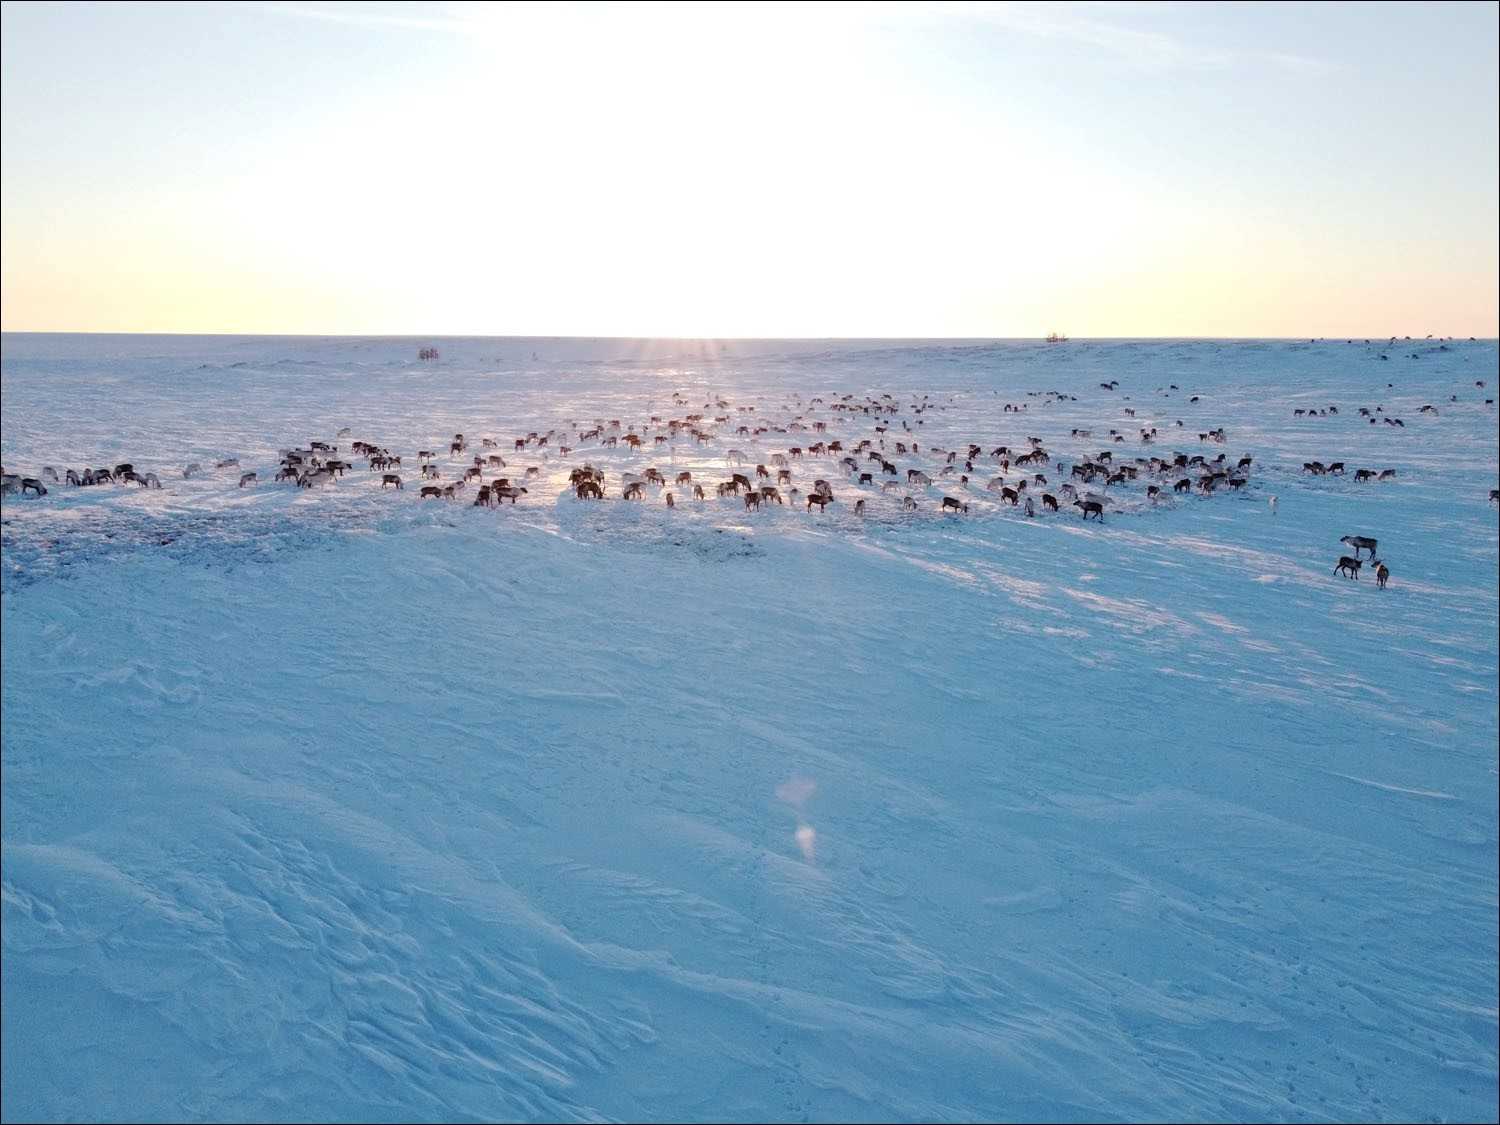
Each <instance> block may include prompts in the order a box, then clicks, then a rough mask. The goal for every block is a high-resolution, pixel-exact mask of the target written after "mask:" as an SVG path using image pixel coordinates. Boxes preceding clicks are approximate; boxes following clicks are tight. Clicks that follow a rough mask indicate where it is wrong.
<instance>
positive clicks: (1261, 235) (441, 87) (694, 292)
mask: <svg viewBox="0 0 1500 1125" xmlns="http://www.w3.org/2000/svg"><path fill="white" fill-rule="evenodd" d="M1143 11H1144V13H1145V14H1144V15H1143V14H1141V13H1140V12H1136V11H1134V10H1133V9H1130V10H1124V9H1122V10H1120V11H1115V10H1113V9H1101V8H1078V7H1071V6H1059V7H1038V6H1030V5H1007V4H981V5H936V6H917V5H896V6H893V7H875V6H871V7H867V8H856V9H852V10H851V9H845V8H835V7H817V6H815V7H809V8H792V7H786V8H781V7H775V6H771V7H766V8H741V7H738V6H733V5H731V6H725V7H721V8H716V9H707V10H705V9H679V8H666V7H658V6H646V7H633V8H625V7H612V8H593V7H588V6H562V7H556V8H532V7H525V6H520V7H516V8H500V9H495V10H491V9H488V8H476V7H473V6H469V5H426V6H418V5H383V6H376V5H324V6H319V7H298V6H289V5H257V6H246V7H244V8H238V9H231V8H221V7H193V8H187V9H178V8H171V7H168V8H151V7H135V6H129V5H126V6H120V7H116V8H105V9H96V8H50V7H42V6H36V7H25V8H16V7H14V6H7V7H6V8H5V11H4V25H5V26H4V52H5V56H4V70H3V82H4V97H3V117H4V137H3V142H4V143H3V147H4V152H3V173H0V175H3V216H0V267H3V269H0V274H3V276H0V321H3V327H4V329H5V330H7V331H26V330H30V331H158V332H168V331H170V332H243V333H255V332H267V333H271V332H286V333H328V334H357V333H373V334H383V333H391V334H395V333H443V334H495V335H501V334H518V335H624V336H705V337H742V336H1002V337H1003V336H1021V337H1027V336H1038V335H1042V334H1045V333H1046V332H1047V331H1049V330H1052V329H1058V330H1061V331H1065V332H1068V333H1070V334H1072V335H1074V336H1189V335H1190V336H1307V335H1329V336H1333V335H1339V336H1344V335H1360V336H1385V335H1389V334H1391V333H1397V334H1405V333H1412V334H1425V333H1427V332H1434V333H1438V334H1453V335H1463V336H1468V335H1485V336H1493V335H1495V334H1496V332H1497V307H1500V288H1497V280H1496V279H1497V273H1500V265H1497V249H1496V247H1497V241H1500V235H1497V219H1496V216H1497V203H1496V142H1495V133H1496V84H1495V35H1494V34H1493V33H1494V30H1495V10H1494V8H1493V7H1492V6H1490V5H1478V6H1475V9H1474V11H1471V12H1464V11H1462V10H1457V9H1442V10H1437V9H1434V10H1432V11H1431V12H1430V13H1429V14H1427V15H1425V16H1424V14H1423V11H1422V9H1419V8H1401V9H1393V10H1391V13H1390V23H1391V26H1383V27H1375V28H1373V29H1371V28H1366V27H1363V26H1362V25H1358V24H1356V23H1353V22H1351V23H1350V24H1349V25H1348V26H1339V27H1333V28H1329V27H1326V26H1323V25H1325V24H1327V23H1328V22H1329V21H1337V20H1338V19H1339V15H1338V13H1337V12H1335V11H1330V10H1321V11H1318V12H1316V13H1314V15H1315V18H1316V20H1317V21H1319V26H1317V27H1308V26H1300V27H1299V26H1296V24H1295V20H1294V19H1293V13H1291V12H1290V10H1289V9H1283V10H1281V11H1270V10H1267V11H1263V12H1260V13H1259V14H1258V15H1257V14H1253V13H1248V14H1247V13H1245V12H1243V11H1238V12H1236V13H1234V16H1233V20H1232V21H1230V17H1229V15H1228V14H1226V12H1223V11H1218V10H1215V9H1204V8H1195V7H1190V8H1183V9H1177V10H1176V13H1177V14H1175V15H1174V14H1173V11H1172V10H1162V9H1156V8H1154V7H1153V6H1146V7H1145V8H1144V9H1143ZM1306 18H1307V19H1312V18H1314V16H1312V15H1310V16H1307V17H1306ZM1372 18H1374V17H1373V16H1372V15H1371V14H1370V13H1368V12H1366V13H1364V14H1363V15H1362V19H1363V21H1364V23H1365V24H1368V23H1369V22H1370V20H1371V19H1372ZM1226 21H1228V22H1226ZM1289 21H1290V23H1289ZM1398 25H1399V26H1398ZM1486 30H1487V31H1488V33H1489V34H1488V37H1487V39H1486V38H1481V37H1479V35H1478V33H1480V32H1485V31H1486ZM1313 32H1319V34H1312V33H1313ZM1335 32H1336V33H1337V34H1333V33H1335ZM1403 33H1404V36H1405V40H1404V41H1406V42H1408V43H1409V42H1412V41H1414V37H1415V36H1420V38H1421V41H1423V42H1425V43H1429V44H1430V46H1429V47H1425V48H1422V49H1404V50H1402V51H1400V52H1396V51H1394V50H1392V49H1391V48H1390V47H1389V46H1383V47H1382V46H1380V44H1385V43H1387V41H1388V40H1389V39H1390V37H1391V36H1392V35H1396V36H1398V38H1399V37H1401V35H1402V34H1403ZM1361 35H1363V36H1364V38H1360V36H1361ZM1351 40H1352V41H1351ZM1309 42H1310V43H1311V44H1312V46H1311V47H1307V46H1305V44H1307V43H1309ZM1289 43H1290V44H1295V49H1294V50H1293V49H1289V48H1288V46H1287V45H1288V44H1289ZM1331 43H1332V44H1337V47H1336V49H1335V48H1334V47H1329V46H1325V45H1326V44H1331ZM1377 50H1378V52H1379V53H1378V54H1377V53H1376V52H1377Z"/></svg>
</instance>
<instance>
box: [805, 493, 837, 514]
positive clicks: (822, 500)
mask: <svg viewBox="0 0 1500 1125" xmlns="http://www.w3.org/2000/svg"><path fill="white" fill-rule="evenodd" d="M832 501H833V494H832V493H831V492H809V493H808V494H807V510H808V511H809V512H810V511H812V506H813V505H814V504H816V505H817V506H818V511H820V512H821V511H824V510H826V509H827V507H828V505H829V504H830V503H832Z"/></svg>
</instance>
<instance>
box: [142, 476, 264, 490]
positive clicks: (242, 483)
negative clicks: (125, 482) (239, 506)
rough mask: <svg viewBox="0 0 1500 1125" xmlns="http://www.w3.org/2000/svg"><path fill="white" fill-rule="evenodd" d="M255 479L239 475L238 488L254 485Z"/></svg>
mask: <svg viewBox="0 0 1500 1125" xmlns="http://www.w3.org/2000/svg"><path fill="white" fill-rule="evenodd" d="M255 479H256V478H255V474H254V473H241V474H240V487H241V488H244V487H245V485H247V484H252V483H254V481H255ZM141 483H142V484H144V483H145V481H142V482H141Z"/></svg>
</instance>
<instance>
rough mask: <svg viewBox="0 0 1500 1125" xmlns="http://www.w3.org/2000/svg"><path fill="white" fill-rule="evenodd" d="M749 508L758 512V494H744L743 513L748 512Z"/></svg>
mask: <svg viewBox="0 0 1500 1125" xmlns="http://www.w3.org/2000/svg"><path fill="white" fill-rule="evenodd" d="M751 508H754V509H755V510H756V511H760V493H759V492H747V493H745V511H747V512H748V511H749V510H750V509H751Z"/></svg>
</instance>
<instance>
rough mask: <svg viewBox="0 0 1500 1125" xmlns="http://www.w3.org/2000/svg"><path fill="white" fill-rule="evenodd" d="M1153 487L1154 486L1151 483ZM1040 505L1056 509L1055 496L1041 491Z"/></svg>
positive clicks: (1050, 509) (1049, 509)
mask: <svg viewBox="0 0 1500 1125" xmlns="http://www.w3.org/2000/svg"><path fill="white" fill-rule="evenodd" d="M1153 487H1155V486H1154V485H1153ZM1042 507H1044V508H1046V509H1047V510H1048V511H1053V512H1055V511H1057V497H1056V496H1053V495H1052V493H1050V492H1044V493H1042Z"/></svg>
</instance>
